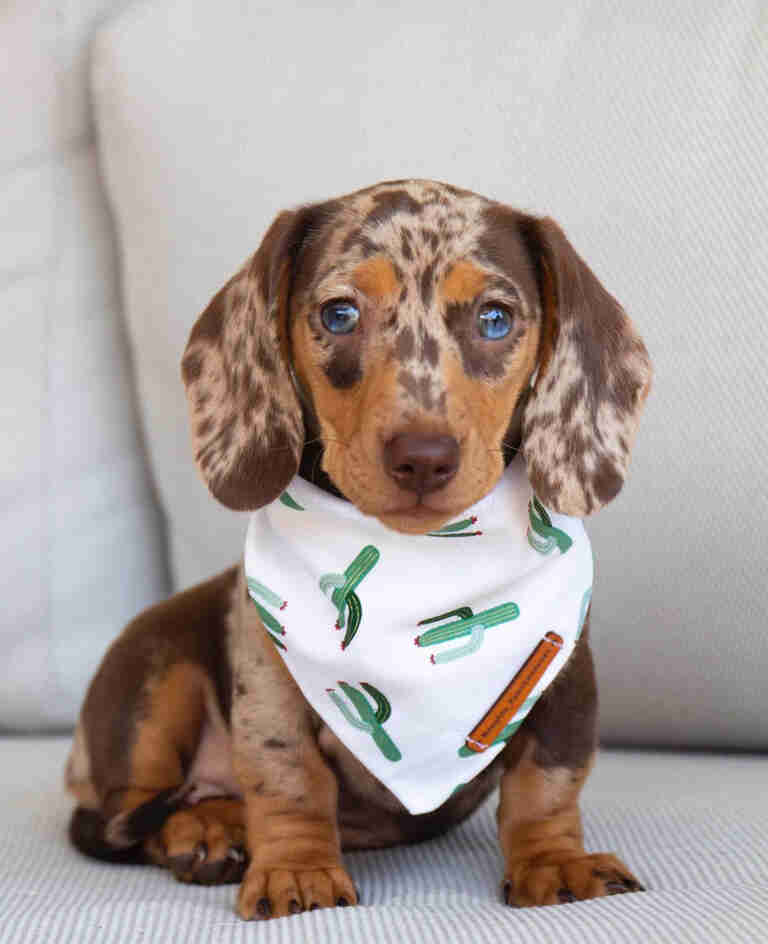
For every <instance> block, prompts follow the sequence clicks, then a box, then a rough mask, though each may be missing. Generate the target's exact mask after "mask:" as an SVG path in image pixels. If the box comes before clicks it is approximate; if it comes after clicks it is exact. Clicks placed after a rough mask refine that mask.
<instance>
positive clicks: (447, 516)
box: [376, 498, 461, 534]
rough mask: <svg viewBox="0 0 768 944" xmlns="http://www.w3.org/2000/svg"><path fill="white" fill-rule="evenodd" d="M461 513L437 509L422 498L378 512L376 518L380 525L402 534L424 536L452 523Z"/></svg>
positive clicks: (454, 510)
mask: <svg viewBox="0 0 768 944" xmlns="http://www.w3.org/2000/svg"><path fill="white" fill-rule="evenodd" d="M460 513H461V509H459V510H456V509H449V510H446V509H444V508H437V507H434V506H432V505H430V504H428V503H427V502H426V501H424V500H423V499H422V498H416V499H415V500H414V502H413V503H411V504H408V505H398V506H396V507H394V508H391V509H388V510H386V511H379V512H377V513H376V517H377V518H378V519H379V521H381V523H382V524H384V525H386V527H388V528H392V530H394V531H400V532H402V533H404V534H426V533H427V532H429V531H435V530H437V529H439V528H441V527H442V526H443V525H444V524H447V523H448V522H449V521H452V520H453V519H454V518H455V517H457V515H459V514H460Z"/></svg>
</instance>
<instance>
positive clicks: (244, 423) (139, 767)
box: [67, 180, 651, 920]
mask: <svg viewBox="0 0 768 944" xmlns="http://www.w3.org/2000/svg"><path fill="white" fill-rule="evenodd" d="M182 375H183V380H184V383H185V385H186V390H187V395H188V401H189V408H190V416H191V430H192V439H193V444H194V451H195V456H196V460H197V464H198V467H199V470H200V472H201V474H202V477H203V479H204V480H205V482H206V483H207V485H208V487H209V489H210V491H211V492H212V494H213V495H214V496H215V497H216V498H217V499H218V500H219V501H220V502H222V503H223V504H224V505H226V506H228V507H229V508H233V509H238V510H248V511H253V510H254V509H265V508H268V507H270V508H271V507H273V506H274V507H277V506H278V505H279V503H280V500H281V498H283V499H284V500H287V501H288V503H289V504H290V503H291V496H290V494H289V493H288V492H287V491H286V490H287V489H288V487H289V485H290V483H291V482H292V481H295V482H303V483H311V485H312V486H313V487H314V488H315V489H317V490H318V493H319V494H322V495H323V496H326V497H327V498H328V500H329V501H332V502H334V503H335V504H334V508H339V507H341V508H342V512H343V510H344V508H353V509H354V511H355V513H356V514H359V516H362V518H364V519H365V520H366V521H370V522H372V527H373V526H374V525H375V526H376V528H378V529H379V530H378V531H377V532H376V533H377V534H381V535H384V533H385V532H386V533H388V534H392V535H395V536H397V537H398V540H399V539H401V538H402V540H403V541H404V542H407V541H409V540H410V541H420V540H423V536H424V535H427V534H429V535H438V536H442V535H445V534H448V535H450V534H451V531H450V530H448V531H445V528H446V526H448V527H449V529H450V522H452V521H454V520H455V519H456V518H457V516H461V515H462V513H464V512H465V511H466V509H468V508H471V507H473V506H474V505H476V504H477V503H478V502H482V501H483V500H484V499H485V496H489V495H491V494H492V493H493V492H494V489H495V488H497V487H498V483H499V482H500V481H501V480H502V479H503V477H504V475H505V473H506V470H507V469H508V468H509V467H511V465H512V463H514V462H515V461H517V462H520V463H523V465H522V466H521V468H523V469H524V473H525V474H526V475H527V481H528V482H529V483H530V489H531V490H532V493H533V495H534V496H535V498H536V501H537V502H538V503H539V504H537V507H538V508H541V509H542V514H544V515H547V514H551V515H552V516H553V517H555V516H557V515H563V516H569V518H582V517H584V516H586V515H590V514H592V513H594V512H595V511H597V510H598V509H599V508H600V507H601V506H603V505H605V504H606V503H608V502H610V501H611V500H612V499H613V498H614V497H615V496H616V495H617V493H618V492H619V490H620V488H621V486H622V484H623V481H624V479H625V476H626V473H627V466H628V462H629V456H630V451H631V449H632V446H633V442H634V437H635V431H636V427H637V423H638V420H639V416H640V413H641V411H642V408H643V404H644V402H645V399H646V397H647V395H648V392H649V389H650V385H651V366H650V361H649V357H648V353H647V350H646V348H645V346H644V344H643V342H642V340H641V339H640V337H639V336H638V334H637V333H636V331H635V329H634V327H633V325H632V323H631V321H630V320H629V318H628V317H627V315H626V314H625V313H624V311H623V310H622V308H621V306H620V305H619V304H618V303H617V302H616V300H615V299H614V298H613V297H612V296H611V295H610V294H609V293H608V292H607V291H606V290H605V289H604V288H603V286H602V285H601V284H600V282H599V281H598V279H597V278H596V277H595V275H594V274H593V273H592V272H591V271H590V269H589V268H588V266H587V265H586V263H585V262H584V261H583V260H582V259H581V258H580V256H579V255H578V254H577V252H576V251H575V249H574V248H573V247H572V246H571V244H570V243H569V241H568V239H567V238H566V236H565V235H564V233H563V231H562V230H561V229H560V227H559V226H558V225H557V224H556V223H555V222H554V221H553V220H551V219H548V218H538V217H535V216H532V215H530V214H527V213H524V212H520V211H518V210H515V209H512V208H510V207H508V206H506V205H503V204H501V203H498V202H495V201H493V200H490V199H486V198H484V197H482V196H479V195H476V194H474V193H471V192H469V191H466V190H461V189H459V188H456V187H453V186H449V185H447V184H443V183H436V182H432V181H422V180H403V181H392V182H385V183H381V184H378V185H375V186H373V187H369V188H367V189H364V190H361V191H358V192H356V193H353V194H350V195H348V196H344V197H340V198H337V199H331V200H328V201H326V202H323V203H317V204H313V205H307V206H302V207H301V208H299V209H295V210H290V211H286V212H283V213H281V214H280V215H279V216H278V217H277V218H276V219H275V221H274V222H273V223H272V225H271V226H270V228H269V229H268V231H267V233H266V235H265V236H264V238H263V241H262V243H261V245H260V247H259V248H258V250H257V251H256V252H255V254H254V255H253V256H252V257H251V258H250V259H249V260H248V261H247V262H246V264H245V265H244V266H243V267H242V268H241V269H240V271H239V272H238V273H237V274H236V275H235V276H234V277H233V278H232V279H230V281H229V282H227V284H226V285H225V286H224V287H223V288H222V289H221V290H220V291H219V292H218V293H217V294H216V295H215V296H214V297H213V299H212V300H211V302H210V304H209V305H208V307H207V308H206V309H205V311H204V312H203V314H202V315H201V316H200V318H199V319H198V321H197V322H196V324H195V325H194V327H193V329H192V332H191V335H190V338H189V342H188V344H187V347H186V350H185V353H184V356H183V361H182ZM293 504H294V506H296V507H300V504H299V503H298V502H295V501H293ZM545 509H546V510H545ZM285 513H286V514H290V513H292V512H291V511H290V510H287V511H286V512H285ZM296 514H297V519H298V512H297V513H296ZM558 520H559V519H558ZM563 520H564V519H563ZM547 521H548V523H549V524H551V520H550V519H547ZM457 527H458V526H457ZM462 527H463V526H462ZM472 533H475V534H478V533H479V532H477V531H475V532H472ZM328 540H330V541H331V542H332V540H333V536H332V535H331V536H329V537H328ZM382 540H383V538H382ZM478 540H480V539H479V538H478V539H476V543H475V545H474V546H475V547H478V548H479V547H481V545H480V544H478V543H477V541H478ZM469 543H470V542H469V541H467V542H449V541H446V542H434V543H433V544H432V545H430V546H437V545H438V544H440V546H443V547H447V546H452V547H453V548H454V549H455V548H458V547H468V546H469ZM565 556H567V555H565ZM344 579H345V576H344V574H342V575H341V576H340V578H339V579H338V580H337V582H336V583H333V580H331V584H330V586H326V588H325V589H326V590H327V591H328V592H334V593H335V592H336V591H339V588H340V587H341V583H340V582H339V580H340V581H341V582H343V581H344ZM366 579H368V578H366ZM445 579H446V580H450V579H451V578H450V575H446V577H445ZM249 587H250V583H249V577H248V575H247V574H246V572H245V570H244V567H243V564H242V563H241V564H240V565H239V566H236V567H233V568H231V569H230V570H227V571H226V572H224V573H222V574H220V575H219V576H216V577H214V578H213V579H211V580H209V581H208V582H206V583H203V584H201V585H199V586H197V587H194V588H193V589H190V590H187V591H185V592H182V593H179V594H177V595H176V596H174V597H172V598H170V599H169V600H167V601H165V602H162V603H160V604H159V605H157V606H154V607H152V608H151V609H149V610H147V611H145V612H144V613H142V614H141V615H139V616H138V617H137V618H136V619H135V620H134V621H133V622H132V623H131V624H129V626H128V627H127V628H126V629H125V630H124V631H123V633H122V634H121V635H120V636H119V637H118V638H117V639H116V641H115V642H114V643H113V644H112V646H111V648H110V649H109V650H108V652H107V654H106V656H105V657H104V660H103V662H102V664H101V666H100V668H99V669H98V672H97V673H96V675H95V677H94V679H93V680H92V682H91V685H90V687H89V690H88V692H87V695H86V698H85V700H84V703H83V707H82V711H81V714H80V718H79V721H78V725H77V728H76V732H75V737H74V742H73V747H72V751H71V755H70V758H69V761H68V765H67V784H68V788H69V790H70V791H71V792H72V794H73V795H74V797H75V799H76V803H77V806H76V809H75V810H74V813H73V815H72V819H71V822H70V830H69V832H70V838H71V840H72V842H73V843H74V845H75V846H76V847H77V848H78V849H80V850H81V851H82V852H84V853H86V854H88V855H92V856H96V857H98V858H103V859H107V860H111V861H118V862H123V861H125V862H127V861H143V862H149V863H154V864H157V865H160V866H163V867H165V868H168V869H170V870H171V871H172V872H173V874H174V875H175V876H176V878H177V879H179V880H181V881H186V882H197V883H202V884H215V883H226V882H229V883H240V887H239V893H238V899H237V910H238V913H239V914H240V916H241V917H242V918H244V919H254V918H255V919H262V920H263V919H267V918H271V917H280V916H285V915H290V914H294V913H297V912H301V911H303V910H311V909H314V908H317V907H332V906H345V905H354V904H356V903H357V902H358V900H359V896H358V890H357V888H356V886H355V884H354V882H353V880H352V878H351V877H350V875H349V874H348V872H347V870H346V868H345V867H344V864H343V861H342V850H347V849H372V848H378V847H384V846H390V845H394V844H398V843H410V842H416V841H420V840H424V839H428V838H430V837H434V836H436V835H438V834H440V833H442V832H443V831H445V830H446V829H448V828H450V827H451V826H453V825H455V824H457V823H459V822H461V821H462V820H463V819H464V818H465V817H467V816H468V815H469V814H470V813H471V812H472V811H473V810H475V809H476V808H477V807H478V805H479V804H480V803H482V802H483V800H485V799H486V798H487V797H488V796H489V794H490V793H491V792H492V791H493V790H494V789H495V788H496V787H499V790H500V794H499V796H500V800H499V807H498V830H499V841H500V845H501V850H502V852H503V856H504V861H505V871H504V875H503V877H502V885H501V888H502V897H503V900H504V901H505V902H506V903H507V904H510V905H515V906H532V905H549V904H557V903H559V902H565V901H573V900H583V899H589V898H594V897H600V896H604V895H611V894H616V893H623V892H631V891H638V890H642V886H641V884H640V882H639V881H638V880H637V879H636V878H635V876H634V875H633V874H632V873H631V872H630V871H629V869H628V868H627V867H626V866H625V865H624V864H623V862H621V860H620V859H618V858H617V857H616V856H615V855H613V854H608V853H588V852H587V851H585V849H584V847H583V844H582V830H581V822H580V813H579V806H578V800H579V793H580V791H581V788H582V786H583V784H584V782H585V779H586V777H587V775H588V774H589V771H590V768H591V767H592V763H593V758H594V754H595V749H596V686H595V676H594V671H593V662H592V656H591V654H590V649H589V619H588V612H585V613H582V617H581V622H582V623H583V630H582V627H581V625H580V627H579V629H580V635H579V636H578V638H577V639H576V641H575V643H574V646H573V649H572V651H571V652H570V654H569V656H568V658H567V661H566V662H565V664H564V667H563V668H562V670H561V671H560V672H559V674H558V676H557V678H556V680H555V682H554V683H553V684H551V685H550V686H549V687H548V688H546V690H545V691H544V692H543V694H541V697H539V698H538V701H536V703H535V705H533V707H532V708H531V709H530V711H529V712H528V713H527V715H526V717H525V720H524V721H523V722H522V723H521V724H519V726H518V727H517V729H516V730H515V733H514V734H513V735H511V736H509V737H507V739H506V740H505V741H504V743H503V746H502V745H499V747H498V748H497V750H498V752H497V753H496V754H495V756H494V757H493V759H492V760H491V761H490V762H489V763H487V764H486V765H485V766H484V767H483V768H482V769H481V770H479V772H478V773H477V775H476V776H473V777H472V778H471V779H470V780H469V781H468V782H467V783H465V784H464V785H462V786H461V787H460V788H457V789H456V790H455V791H453V792H452V793H451V794H450V796H448V797H447V798H446V799H445V800H444V802H442V803H440V805H439V806H437V808H435V809H431V810H428V811H426V812H420V813H416V814H414V813H412V812H409V810H408V809H407V808H406V806H405V805H404V804H403V802H401V800H400V799H398V797H397V796H396V795H395V793H394V792H393V791H392V790H390V789H389V788H388V787H387V786H386V785H385V784H384V783H383V782H382V780H381V779H380V778H379V777H377V776H375V775H374V774H373V773H371V772H370V771H369V769H368V768H367V766H366V765H365V764H363V763H362V762H361V761H360V759H359V757H358V756H357V755H356V754H355V753H354V752H353V751H351V750H350V749H349V748H348V747H347V746H346V745H345V743H343V741H342V739H340V737H339V736H338V735H337V733H335V731H334V730H333V729H332V728H331V726H329V724H327V723H326V722H325V721H324V720H323V718H322V717H321V716H320V714H319V713H318V711H317V710H316V709H315V707H313V706H312V705H311V704H310V703H309V702H308V701H307V699H306V698H305V697H304V695H303V694H302V690H301V688H300V687H299V685H298V684H297V682H296V680H295V679H294V677H293V676H292V675H291V673H290V672H289V670H288V668H287V667H286V662H285V660H284V658H283V654H282V652H281V649H280V648H279V646H278V643H280V642H281V640H280V638H279V637H278V635H277V632H279V624H278V623H275V626H276V627H278V629H277V631H271V632H270V631H269V630H270V625H269V620H270V616H269V613H270V612H271V611H270V610H269V608H268V607H267V606H266V605H261V606H259V605H255V602H254V601H255V597H254V596H253V594H252V593H250V595H249ZM339 592H341V591H339ZM349 599H351V597H349ZM349 599H348V600H347V602H349ZM586 599H587V598H586V597H585V601H586ZM366 605H367V601H366ZM350 612H351V611H350ZM456 612H459V611H458V610H457V611H456ZM468 612H470V613H471V610H468ZM339 613H340V614H341V615H342V616H343V613H342V608H341V605H340V608H339ZM425 615H428V614H425ZM443 615H446V614H443ZM366 618H367V617H366ZM350 619H351V617H350ZM423 622H427V620H424V621H423ZM475 624H477V620H475ZM475 628H477V626H476V627H475ZM481 629H482V627H481ZM348 631H349V630H348ZM313 632H314V630H313ZM492 632H493V631H492ZM495 632H496V633H497V635H496V636H494V637H493V638H494V639H501V638H502V636H501V635H499V633H500V631H499V630H496V631H495ZM288 638H289V637H288V636H286V637H285V639H286V640H287V639H288ZM334 638H335V639H338V637H334ZM473 639H474V636H473ZM275 640H277V643H276V642H275ZM283 641H285V640H283ZM416 642H417V646H418V644H419V643H418V637H417V640H416ZM356 645H357V644H356ZM352 648H354V647H352ZM352 648H350V650H348V651H352ZM414 651H416V652H417V654H418V655H420V654H421V653H420V652H419V651H417V650H414ZM464 654H465V653H464V650H462V655H464ZM470 658H475V656H474V655H473V656H471V657H470ZM424 661H425V663H426V662H427V661H428V660H427V659H426V656H425V657H424ZM433 662H434V659H433ZM467 664H469V663H467ZM446 671H447V670H446ZM340 684H341V683H340ZM350 688H351V686H350ZM328 691H329V695H331V694H333V692H332V690H331V689H328ZM338 694H339V693H338V692H337V693H336V695H337V696H338ZM379 694H380V693H379ZM497 694H498V692H488V693H486V695H487V697H486V700H487V702H488V703H489V704H490V702H492V701H493V699H494V698H495V697H496V695H497ZM381 698H382V699H383V698H384V696H383V695H382V696H381ZM337 700H340V698H337ZM328 704H329V710H334V711H335V710H336V709H335V708H333V705H331V703H330V701H329V702H328ZM363 707H364V706H363ZM362 710H363V709H362V708H361V712H362ZM382 717H383V715H380V714H378V713H377V715H376V718H377V719H379V720H381V718H382ZM339 720H340V721H341V720H342V718H341V715H339ZM372 724H373V722H371V725H372ZM371 725H368V727H367V728H366V724H363V723H362V722H358V727H359V728H365V729H366V730H367V731H368V733H370V731H372V730H373V727H372V726H371ZM334 727H336V729H337V730H339V728H338V726H336V725H334ZM379 727H380V728H381V726H379ZM351 730H352V729H351V728H350V731H351ZM381 730H383V728H381ZM508 730H511V729H508ZM363 734H365V731H364V732H363ZM382 736H383V735H382ZM470 740H471V739H470ZM369 743H372V742H370V739H369ZM468 743H469V741H468ZM482 746H483V745H479V744H478V742H474V744H470V747H472V749H478V750H479V749H481V748H482ZM466 752H467V751H466V750H465V753H466ZM470 760H471V759H470ZM382 763H383V761H382ZM478 763H479V762H478Z"/></svg>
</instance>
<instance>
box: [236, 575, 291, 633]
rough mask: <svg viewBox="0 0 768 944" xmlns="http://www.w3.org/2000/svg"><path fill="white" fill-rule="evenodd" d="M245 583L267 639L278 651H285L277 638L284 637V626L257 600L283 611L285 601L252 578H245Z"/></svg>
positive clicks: (286, 604) (285, 604)
mask: <svg viewBox="0 0 768 944" xmlns="http://www.w3.org/2000/svg"><path fill="white" fill-rule="evenodd" d="M246 583H247V585H248V596H249V597H250V598H251V602H252V603H253V604H254V605H255V606H256V609H257V610H258V611H259V616H260V617H261V621H262V623H263V624H264V628H265V629H266V630H267V634H268V636H269V638H270V639H271V640H272V642H273V643H274V644H275V645H276V646H277V647H278V648H279V649H285V645H284V644H283V643H282V642H281V641H280V640H279V639H278V638H277V637H278V636H284V635H285V626H283V625H282V623H280V621H279V620H277V619H276V618H275V617H274V615H273V614H272V613H271V612H270V611H269V610H268V609H267V608H266V606H264V605H262V604H261V603H260V602H259V599H261V600H263V601H264V603H266V604H268V605H269V606H276V607H277V608H278V609H280V610H284V609H285V608H286V606H288V603H287V601H286V600H284V599H283V598H282V597H281V596H280V595H279V594H277V593H275V592H274V590H270V589H269V587H267V586H266V585H265V584H263V583H261V582H260V581H258V580H255V579H254V578H253V577H248V578H246Z"/></svg>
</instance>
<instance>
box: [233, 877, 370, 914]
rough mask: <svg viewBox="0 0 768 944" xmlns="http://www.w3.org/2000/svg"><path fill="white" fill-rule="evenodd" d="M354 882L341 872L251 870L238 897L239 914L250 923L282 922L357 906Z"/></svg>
mask: <svg viewBox="0 0 768 944" xmlns="http://www.w3.org/2000/svg"><path fill="white" fill-rule="evenodd" d="M357 901H358V896H357V890H356V889H355V885H354V882H353V881H352V879H351V878H350V877H349V875H348V874H347V872H346V870H345V869H343V868H341V867H340V866H339V867H338V868H331V869H307V870H301V871H295V870H289V869H270V870H268V871H265V870H263V869H258V868H254V867H253V866H251V868H249V869H248V871H247V872H246V873H245V878H244V879H243V883H242V885H241V886H240V893H239V894H238V897H237V912H238V914H239V915H240V917H241V918H245V920H246V921H250V920H252V919H254V918H255V919H257V920H264V919H266V918H282V917H285V916H286V915H292V914H298V913H299V912H301V911H312V910H313V909H315V908H333V907H336V906H340V907H343V906H344V905H356V904H357Z"/></svg>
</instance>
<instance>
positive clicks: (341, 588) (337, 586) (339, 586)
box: [319, 544, 380, 649]
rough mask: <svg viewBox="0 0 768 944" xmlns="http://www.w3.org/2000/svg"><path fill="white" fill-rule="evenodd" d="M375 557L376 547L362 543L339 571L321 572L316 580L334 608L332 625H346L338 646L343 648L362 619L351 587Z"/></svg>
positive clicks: (358, 602)
mask: <svg viewBox="0 0 768 944" xmlns="http://www.w3.org/2000/svg"><path fill="white" fill-rule="evenodd" d="M379 557H380V554H379V550H378V548H376V547H374V546H373V545H372V544H366V546H365V547H364V548H363V549H362V551H360V553H359V554H358V555H357V557H356V558H355V559H354V560H353V561H352V563H351V564H350V565H349V567H347V569H346V570H345V571H344V573H343V574H335V573H330V574H323V576H322V577H321V578H320V580H319V584H320V589H321V590H322V591H323V593H324V594H325V595H326V596H327V597H329V598H330V599H331V601H332V602H333V603H334V605H335V606H336V608H337V610H338V618H337V620H336V629H344V628H345V626H346V633H345V634H344V639H343V640H342V643H341V648H342V649H346V648H347V646H348V645H349V644H350V643H351V642H352V640H353V639H354V638H355V636H356V635H357V631H358V629H359V628H360V623H361V622H362V619H363V606H362V603H361V602H360V598H359V597H358V595H357V594H356V593H355V590H356V589H357V587H358V586H359V585H360V583H361V581H362V580H363V578H364V577H366V576H367V575H368V574H369V573H370V572H371V571H372V570H373V568H374V567H375V566H376V564H377V563H378V560H379ZM347 615H348V616H349V619H348V620H347Z"/></svg>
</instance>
